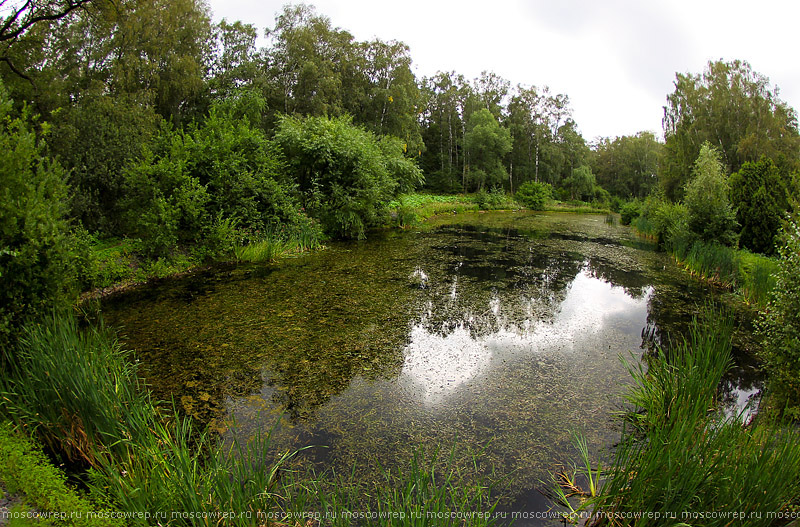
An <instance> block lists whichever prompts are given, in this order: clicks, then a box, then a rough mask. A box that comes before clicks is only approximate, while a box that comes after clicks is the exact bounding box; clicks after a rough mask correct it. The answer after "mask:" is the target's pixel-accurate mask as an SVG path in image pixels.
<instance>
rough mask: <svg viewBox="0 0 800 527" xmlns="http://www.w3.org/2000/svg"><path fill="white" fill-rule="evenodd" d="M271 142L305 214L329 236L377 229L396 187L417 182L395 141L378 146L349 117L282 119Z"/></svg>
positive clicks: (417, 174) (353, 235) (362, 233)
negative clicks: (285, 164) (281, 156)
mask: <svg viewBox="0 0 800 527" xmlns="http://www.w3.org/2000/svg"><path fill="white" fill-rule="evenodd" d="M275 141H276V142H277V144H278V145H280V147H281V148H282V149H283V152H284V154H285V156H286V159H287V160H288V167H289V171H290V173H291V174H292V177H293V178H294V181H296V183H297V185H298V188H299V191H300V193H301V196H302V200H303V205H304V207H305V209H306V210H307V211H308V212H309V214H310V215H311V216H313V217H315V218H319V220H320V221H321V222H322V225H323V228H324V229H325V231H326V232H328V233H330V234H332V235H334V236H338V237H343V238H363V237H364V236H365V233H366V229H367V228H368V227H370V226H374V225H377V224H379V220H380V219H381V218H382V216H383V213H384V212H385V205H386V203H387V202H388V201H389V199H390V198H391V197H392V196H393V195H394V193H395V191H396V190H397V189H398V187H401V186H402V187H405V188H409V187H411V186H413V185H415V184H416V183H417V182H418V181H420V180H421V175H420V172H419V169H417V168H416V167H414V166H413V164H411V162H410V161H408V160H406V159H403V158H402V156H401V154H400V152H399V151H398V148H397V147H398V144H399V143H398V142H397V141H394V140H391V139H387V140H385V142H384V141H378V139H377V138H376V137H375V136H374V135H373V134H372V133H370V132H367V131H364V130H362V129H360V128H358V127H356V126H354V125H353V124H352V122H351V120H350V119H349V118H333V119H329V118H326V117H307V118H300V117H291V116H284V117H282V118H281V119H280V121H279V124H278V129H277V130H276V132H275Z"/></svg>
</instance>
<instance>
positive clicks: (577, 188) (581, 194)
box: [563, 165, 597, 200]
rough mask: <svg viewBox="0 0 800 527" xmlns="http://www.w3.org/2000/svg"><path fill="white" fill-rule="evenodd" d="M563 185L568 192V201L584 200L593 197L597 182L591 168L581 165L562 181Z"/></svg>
mask: <svg viewBox="0 0 800 527" xmlns="http://www.w3.org/2000/svg"><path fill="white" fill-rule="evenodd" d="M563 185H564V188H566V189H568V190H569V194H570V199H578V200H586V199H592V198H593V197H594V189H595V187H596V186H597V180H596V179H595V177H594V174H593V173H592V169H591V167H589V166H588V165H582V166H579V167H578V168H576V169H574V170H573V171H572V174H571V175H570V177H568V178H565V179H564V181H563Z"/></svg>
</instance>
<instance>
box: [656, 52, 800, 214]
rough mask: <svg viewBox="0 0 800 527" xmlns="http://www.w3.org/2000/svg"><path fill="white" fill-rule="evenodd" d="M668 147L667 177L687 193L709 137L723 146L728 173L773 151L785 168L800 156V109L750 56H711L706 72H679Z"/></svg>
mask: <svg viewBox="0 0 800 527" xmlns="http://www.w3.org/2000/svg"><path fill="white" fill-rule="evenodd" d="M663 125H664V137H665V139H666V150H665V156H664V163H663V165H662V167H661V173H660V177H661V183H662V185H663V186H664V189H665V190H666V192H667V197H669V198H671V199H673V200H675V199H679V198H681V197H682V195H683V190H684V188H685V184H686V181H687V180H688V178H689V176H690V174H691V173H692V166H693V165H694V161H695V159H697V156H698V155H699V153H700V148H701V146H702V144H703V143H704V142H709V143H711V144H713V145H715V146H717V147H718V148H719V151H720V155H721V160H722V163H723V165H724V167H725V171H726V172H727V173H730V172H736V171H738V170H739V168H740V167H741V166H742V164H743V163H745V162H747V161H753V162H755V161H758V159H760V158H761V156H767V157H769V158H772V159H773V160H775V161H776V164H778V166H779V167H780V168H781V170H783V171H784V172H787V173H788V172H791V171H792V170H793V169H795V168H797V166H798V162H800V156H798V152H799V151H800V134H798V128H797V115H796V112H795V111H794V110H793V109H792V108H791V107H789V106H788V105H787V104H786V103H785V102H783V101H782V100H780V99H779V98H778V90H777V88H774V89H773V88H771V87H770V85H769V80H768V79H767V78H766V77H765V76H763V75H761V74H759V73H757V72H755V71H753V69H752V68H751V67H750V65H749V64H748V63H747V62H742V61H738V60H736V61H732V62H723V61H717V62H709V63H708V66H707V67H706V70H705V71H704V72H703V73H702V74H701V75H692V74H685V75H683V74H678V75H677V76H676V80H675V91H674V92H673V93H671V94H670V95H668V96H667V105H666V106H665V107H664V121H663Z"/></svg>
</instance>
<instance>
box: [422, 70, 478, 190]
mask: <svg viewBox="0 0 800 527" xmlns="http://www.w3.org/2000/svg"><path fill="white" fill-rule="evenodd" d="M471 90H472V88H471V87H470V85H469V83H467V81H466V80H465V79H464V77H463V76H462V75H456V74H455V72H448V73H446V72H438V73H437V74H436V75H435V76H434V77H432V78H426V79H423V81H422V98H423V101H424V102H423V104H422V112H421V120H422V139H423V141H424V142H425V145H426V149H425V151H424V152H423V153H422V156H421V160H420V165H421V166H422V168H423V170H424V172H425V173H426V174H427V175H428V177H427V179H426V183H427V185H428V186H430V187H432V188H435V189H437V190H440V191H445V192H453V191H458V190H463V188H464V187H463V176H464V174H465V173H466V167H465V155H464V132H465V131H466V121H465V120H464V112H465V101H466V99H467V98H468V94H469V93H470V92H471Z"/></svg>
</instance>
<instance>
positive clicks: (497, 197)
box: [475, 187, 515, 210]
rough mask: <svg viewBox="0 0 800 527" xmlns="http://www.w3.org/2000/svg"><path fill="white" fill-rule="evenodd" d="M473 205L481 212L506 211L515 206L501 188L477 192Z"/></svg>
mask: <svg viewBox="0 0 800 527" xmlns="http://www.w3.org/2000/svg"><path fill="white" fill-rule="evenodd" d="M475 204H476V205H477V206H478V208H479V209H481V210H498V209H507V208H513V207H514V206H515V203H514V202H513V200H511V199H510V198H509V196H508V195H506V193H505V191H504V190H503V189H502V187H494V188H492V189H491V190H490V191H489V192H486V191H485V190H483V189H481V190H479V191H478V192H476V193H475Z"/></svg>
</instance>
